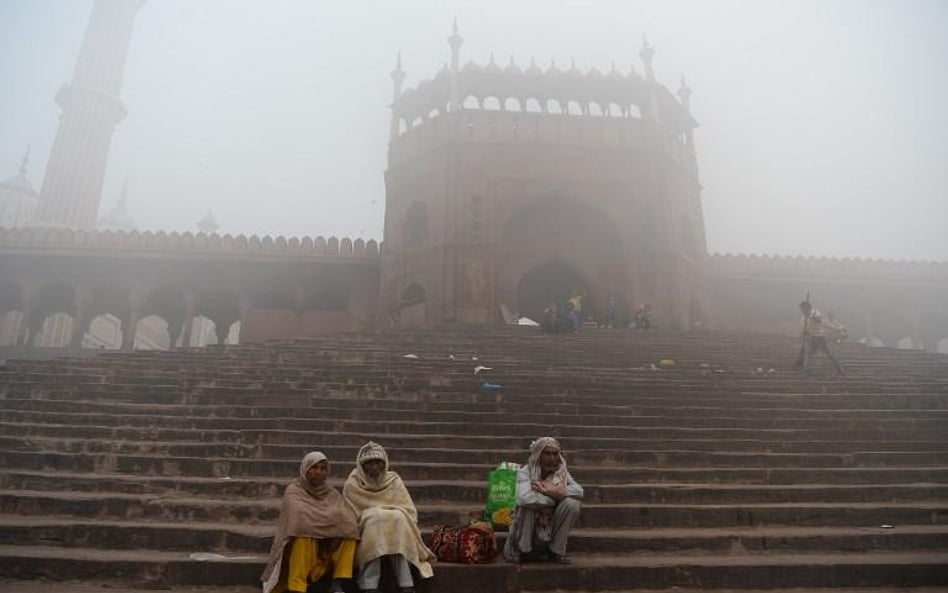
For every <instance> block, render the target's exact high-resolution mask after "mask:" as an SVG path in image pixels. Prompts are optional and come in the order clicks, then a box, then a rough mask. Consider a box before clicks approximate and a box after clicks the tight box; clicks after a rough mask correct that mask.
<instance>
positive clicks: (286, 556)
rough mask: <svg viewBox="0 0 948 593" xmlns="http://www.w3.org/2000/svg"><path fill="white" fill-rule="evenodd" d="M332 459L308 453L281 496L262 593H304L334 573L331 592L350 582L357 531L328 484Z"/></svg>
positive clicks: (346, 508)
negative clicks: (297, 475) (311, 585)
mask: <svg viewBox="0 0 948 593" xmlns="http://www.w3.org/2000/svg"><path fill="white" fill-rule="evenodd" d="M328 475H329V460H328V459H327V458H326V456H325V455H324V454H322V453H321V452H319V451H313V452H311V453H307V454H306V456H305V457H303V462H302V463H301V464H300V475H299V477H298V478H297V479H295V480H293V481H292V482H290V484H289V485H288V486H287V487H286V490H285V491H284V492H283V508H282V510H281V511H280V520H279V522H278V523H277V529H276V535H275V536H274V537H273V547H272V548H271V550H270V557H269V559H268V560H267V566H266V568H265V569H264V571H263V576H262V577H261V579H260V580H261V581H262V583H263V593H271V592H272V593H283V592H284V591H292V592H298V593H304V592H305V591H306V590H307V588H308V587H309V584H310V583H315V582H316V581H318V580H319V579H320V578H322V577H323V576H324V575H325V574H327V573H328V572H329V571H330V570H331V571H332V579H333V580H332V585H331V587H330V591H331V592H332V593H342V591H343V581H345V580H348V579H351V578H352V564H353V560H354V559H355V552H356V540H357V539H359V526H358V524H357V523H356V517H355V514H354V513H353V512H352V509H350V508H349V506H348V505H347V504H346V502H345V501H344V500H343V498H342V496H340V495H339V491H338V490H336V489H335V488H333V487H332V486H330V485H328V484H326V477H327V476H328Z"/></svg>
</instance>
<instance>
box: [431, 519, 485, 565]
mask: <svg viewBox="0 0 948 593" xmlns="http://www.w3.org/2000/svg"><path fill="white" fill-rule="evenodd" d="M431 551H432V552H434V553H435V556H437V557H438V560H440V561H441V562H460V563H462V564H486V563H488V562H492V561H493V560H494V558H496V557H497V540H496V539H495V538H494V528H493V527H491V525H490V523H488V522H486V521H471V523H470V524H469V525H467V526H465V527H452V526H450V525H436V526H435V528H434V530H433V531H432V537H431Z"/></svg>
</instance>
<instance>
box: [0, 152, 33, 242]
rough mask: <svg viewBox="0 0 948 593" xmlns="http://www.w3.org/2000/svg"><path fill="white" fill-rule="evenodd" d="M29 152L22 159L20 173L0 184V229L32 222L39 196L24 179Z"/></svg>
mask: <svg viewBox="0 0 948 593" xmlns="http://www.w3.org/2000/svg"><path fill="white" fill-rule="evenodd" d="M29 154H30V153H29V151H27V153H26V155H25V156H24V157H23V163H22V164H21V165H20V172H19V173H18V174H17V175H16V176H14V177H11V178H10V179H7V180H6V181H3V182H0V227H7V228H12V227H21V226H26V225H27V224H29V223H30V222H32V221H33V216H34V215H35V213H36V207H37V205H38V204H39V194H38V193H37V192H36V190H35V189H33V184H32V183H30V180H29V179H27V177H26V164H27V162H29Z"/></svg>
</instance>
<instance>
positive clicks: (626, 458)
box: [0, 436, 948, 468]
mask: <svg viewBox="0 0 948 593" xmlns="http://www.w3.org/2000/svg"><path fill="white" fill-rule="evenodd" d="M300 447H301V445H283V444H242V443H207V442H190V443H188V442H185V443H181V442H178V441H160V440H151V441H145V442H142V441H139V440H129V441H125V440H102V439H99V438H75V437H68V436H46V437H39V436H32V437H30V438H28V439H24V438H22V437H18V436H0V449H2V450H5V451H8V452H14V451H16V452H36V453H42V454H44V455H45V454H54V453H57V454H75V455H88V456H99V455H111V456H128V457H131V458H142V457H147V456H153V457H155V458H159V457H160V458H161V459H162V460H163V461H164V460H167V459H175V458H194V457H197V456H205V457H212V458H213V457H223V458H231V459H255V460H262V461H264V462H267V463H273V462H278V461H284V462H290V461H293V462H295V461H296V459H297V458H298V457H299V452H300ZM875 448H876V447H873V446H872V445H868V446H867V449H868V450H861V451H860V450H850V451H846V452H840V453H816V452H806V453H784V452H780V453H775V452H770V451H760V452H747V451H727V452H717V451H707V450H684V451H682V450H675V449H667V450H641V449H635V448H628V449H616V448H612V449H608V450H605V449H574V450H571V453H570V456H571V459H572V461H573V463H574V464H575V465H577V466H578V467H583V466H603V467H611V466H627V467H629V466H631V467H643V466H644V467H661V468H672V467H694V466H695V465H699V466H703V467H725V468H727V467H741V468H781V467H801V466H805V467H821V468H833V467H842V468H850V467H854V466H855V467H862V468H870V467H892V466H913V465H914V466H918V465H922V466H924V465H928V466H948V450H942V449H944V446H943V445H941V444H935V445H932V446H931V447H928V446H917V448H916V449H915V450H912V451H877V450H873V449H875ZM321 450H322V451H323V452H324V453H325V454H326V455H327V456H329V458H330V459H345V458H346V456H347V455H351V452H352V447H351V446H346V445H331V446H325V445H321ZM521 450H522V448H517V449H513V448H511V449H454V450H452V451H451V452H450V453H451V458H452V459H453V460H454V462H455V463H456V464H458V465H477V464H487V465H490V464H495V463H497V462H498V461H499V460H504V459H516V458H517V457H518V454H519V453H520V451H521ZM445 453H446V451H445V449H444V448H440V447H439V448H435V447H429V448H415V447H406V448H402V449H400V450H399V456H400V457H404V458H408V459H412V460H413V462H416V463H419V464H424V463H438V462H442V461H443V460H444V458H445ZM391 461H392V464H393V467H395V466H396V465H398V466H401V463H400V462H399V461H398V460H397V459H393V460H391Z"/></svg>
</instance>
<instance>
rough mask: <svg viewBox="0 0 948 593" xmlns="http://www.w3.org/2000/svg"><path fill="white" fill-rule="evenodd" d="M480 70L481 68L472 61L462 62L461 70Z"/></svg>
mask: <svg viewBox="0 0 948 593" xmlns="http://www.w3.org/2000/svg"><path fill="white" fill-rule="evenodd" d="M481 70H483V68H481V67H480V66H478V65H477V64H475V63H474V62H468V63H467V64H464V67H463V68H461V72H480V71H481Z"/></svg>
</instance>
